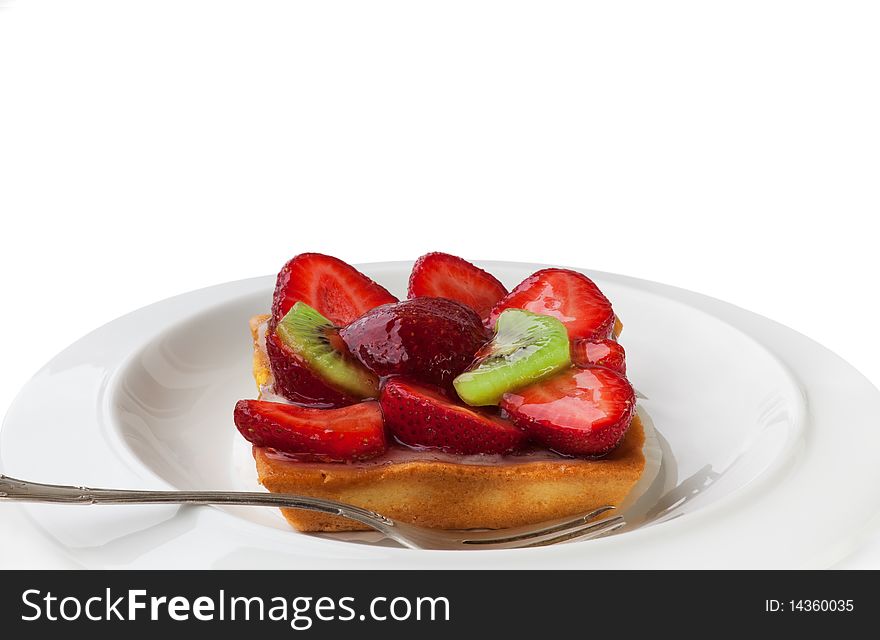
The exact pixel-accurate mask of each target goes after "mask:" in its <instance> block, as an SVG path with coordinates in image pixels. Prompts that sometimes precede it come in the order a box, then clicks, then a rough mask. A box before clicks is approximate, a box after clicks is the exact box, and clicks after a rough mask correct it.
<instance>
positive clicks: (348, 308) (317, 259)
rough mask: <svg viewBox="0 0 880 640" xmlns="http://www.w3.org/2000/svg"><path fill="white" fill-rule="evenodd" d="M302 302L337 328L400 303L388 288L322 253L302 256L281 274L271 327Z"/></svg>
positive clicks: (273, 301) (296, 258)
mask: <svg viewBox="0 0 880 640" xmlns="http://www.w3.org/2000/svg"><path fill="white" fill-rule="evenodd" d="M299 300H302V301H303V302H305V303H306V304H307V305H309V306H310V307H312V308H313V309H316V310H317V311H318V313H320V314H321V315H323V316H325V317H326V318H327V319H329V320H330V321H331V322H332V323H333V324H335V325H337V326H342V325H346V324H348V323H349V322H351V321H352V320H354V319H355V318H357V317H359V316H360V315H362V314H363V313H364V312H366V311H369V310H370V309H372V308H373V307H378V306H379V305H380V304H386V303H389V302H397V298H395V297H394V296H393V295H391V294H390V293H388V291H387V290H386V289H385V287H383V286H381V285H379V284H376V283H375V282H373V281H372V280H370V279H369V278H368V277H367V276H365V275H364V274H362V273H361V272H360V271H358V270H357V269H355V268H354V267H352V266H351V265H349V264H346V263H345V262H343V261H342V260H339V259H338V258H333V257H331V256H325V255H323V254H320V253H301V254H299V255H298V256H295V257H294V258H291V260H290V261H288V263H287V264H285V265H284V267H283V268H282V269H281V271H280V272H279V273H278V281H277V283H276V285H275V294H274V296H273V298H272V320H271V321H270V326H271V327H274V326H275V325H276V324H277V323H278V322H280V321H281V318H283V317H284V315H285V314H286V313H287V312H288V311H289V310H290V308H291V307H292V306H293V305H294V304H295V303H296V302H297V301H299Z"/></svg>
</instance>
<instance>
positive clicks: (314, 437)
mask: <svg viewBox="0 0 880 640" xmlns="http://www.w3.org/2000/svg"><path fill="white" fill-rule="evenodd" d="M234 419H235V426H236V427H238V430H239V431H240V432H241V435H243V436H244V437H245V439H247V440H248V441H249V442H252V443H253V444H255V445H256V446H258V447H272V448H273V449H277V450H278V451H283V452H285V453H289V454H291V455H293V456H296V457H298V458H300V459H303V460H319V461H346V460H366V459H367V458H374V457H376V456H378V455H381V454H382V453H384V452H385V449H386V448H387V444H386V442H385V429H384V427H383V424H382V412H381V410H380V409H379V403H378V402H375V401H372V402H361V403H359V404H354V405H351V406H350V407H344V408H342V409H310V408H306V407H298V406H296V405H292V404H283V403H280V402H265V401H263V400H239V401H238V403H236V405H235V412H234Z"/></svg>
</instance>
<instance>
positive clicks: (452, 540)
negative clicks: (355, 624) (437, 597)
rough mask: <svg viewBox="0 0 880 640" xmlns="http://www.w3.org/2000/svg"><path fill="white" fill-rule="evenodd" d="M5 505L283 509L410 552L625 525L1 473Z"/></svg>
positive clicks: (592, 534)
mask: <svg viewBox="0 0 880 640" xmlns="http://www.w3.org/2000/svg"><path fill="white" fill-rule="evenodd" d="M0 501H12V502H48V503H52V504H198V505H243V506H264V507H281V508H285V509H304V510H306V511H319V512H321V513H328V514H330V515H334V516H342V517H344V518H348V519H350V520H355V521H357V522H360V523H361V524H364V525H366V526H368V527H370V528H371V529H374V530H376V531H378V532H379V533H381V534H382V535H384V536H385V537H386V538H390V539H391V540H394V541H395V542H397V543H399V544H401V545H403V546H404V547H409V548H410V549H472V550H473V549H517V548H527V547H540V546H546V545H551V544H556V543H558V542H565V541H568V540H575V539H580V540H589V539H591V538H598V537H599V536H602V535H605V534H608V533H611V532H612V531H615V530H617V529H619V528H620V527H622V526H623V525H624V524H626V523H625V522H624V520H623V517H622V516H619V515H618V516H613V517H608V518H604V519H601V520H596V518H597V517H599V516H600V515H602V514H603V513H606V512H608V511H610V510H612V509H614V507H612V506H604V507H599V508H598V509H594V510H593V511H590V512H589V513H585V514H582V515H579V516H577V517H575V518H572V517H569V518H561V519H558V520H552V521H548V522H541V523H538V524H533V525H526V526H522V527H509V528H506V529H495V530H491V531H477V530H443V529H429V528H427V527H419V526H416V525H412V524H407V523H404V522H399V521H397V520H392V519H391V518H386V517H385V516H383V515H381V514H379V513H376V512H374V511H369V510H367V509H362V508H361V507H356V506H354V505H350V504H344V503H342V502H336V501H334V500H325V499H323V498H313V497H311V496H299V495H294V494H290V493H258V492H237V491H137V490H124V489H90V488H89V487H76V486H73V485H60V484H40V483H37V482H28V481H26V480H17V479H16V478H10V477H8V476H4V475H2V474H0Z"/></svg>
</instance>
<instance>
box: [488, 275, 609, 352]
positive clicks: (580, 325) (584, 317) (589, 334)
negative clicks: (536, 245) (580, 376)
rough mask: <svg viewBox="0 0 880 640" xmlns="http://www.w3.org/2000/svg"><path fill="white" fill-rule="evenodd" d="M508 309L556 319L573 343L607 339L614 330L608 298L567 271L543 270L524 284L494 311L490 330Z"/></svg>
mask: <svg viewBox="0 0 880 640" xmlns="http://www.w3.org/2000/svg"><path fill="white" fill-rule="evenodd" d="M510 308H516V309H525V310H526V311H531V312H533V313H540V314H543V315H547V316H553V317H554V318H557V319H558V320H559V321H560V322H562V324H564V325H565V327H566V329H568V337H569V338H570V339H571V340H572V341H574V340H578V339H594V338H608V337H609V336H610V335H611V330H612V329H613V328H614V312H613V311H612V310H611V302H609V301H608V298H606V297H605V296H604V294H603V293H602V292H601V291H600V290H599V287H597V286H596V285H595V283H594V282H593V281H592V280H590V279H589V278H588V277H587V276H585V275H583V274H582V273H578V272H577V271H570V270H568V269H542V270H541V271H537V272H536V273H533V274H532V275H530V276H529V277H528V278H526V279H525V280H523V281H522V282H521V283H520V284H519V285H518V286H517V287H516V289H514V290H513V291H511V292H510V293H509V294H508V295H507V296H506V297H505V298H504V299H502V300H501V301H500V302H498V304H496V305H495V306H494V307H493V309H492V312H491V313H490V314H489V317H488V319H487V324H488V325H489V327H494V326H495V321H496V320H497V319H498V316H499V315H500V314H501V312H502V311H504V310H505V309H510Z"/></svg>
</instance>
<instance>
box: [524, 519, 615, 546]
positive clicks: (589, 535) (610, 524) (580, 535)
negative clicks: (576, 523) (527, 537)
mask: <svg viewBox="0 0 880 640" xmlns="http://www.w3.org/2000/svg"><path fill="white" fill-rule="evenodd" d="M625 524H626V522H625V521H624V519H623V516H614V517H613V518H606V519H605V520H600V521H599V522H594V523H592V524H590V525H588V526H586V527H583V528H582V529H578V530H576V531H570V532H565V533H563V534H561V535H555V536H551V537H549V538H545V539H543V540H539V541H537V542H532V543H531V544H527V545H525V546H524V547H523V548H529V547H546V546H548V545H551V544H557V543H559V542H568V541H569V540H592V539H593V538H599V537H601V536H604V535H606V534H609V533H611V532H612V531H616V530H618V529H620V528H621V527H622V526H624V525H625Z"/></svg>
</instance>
